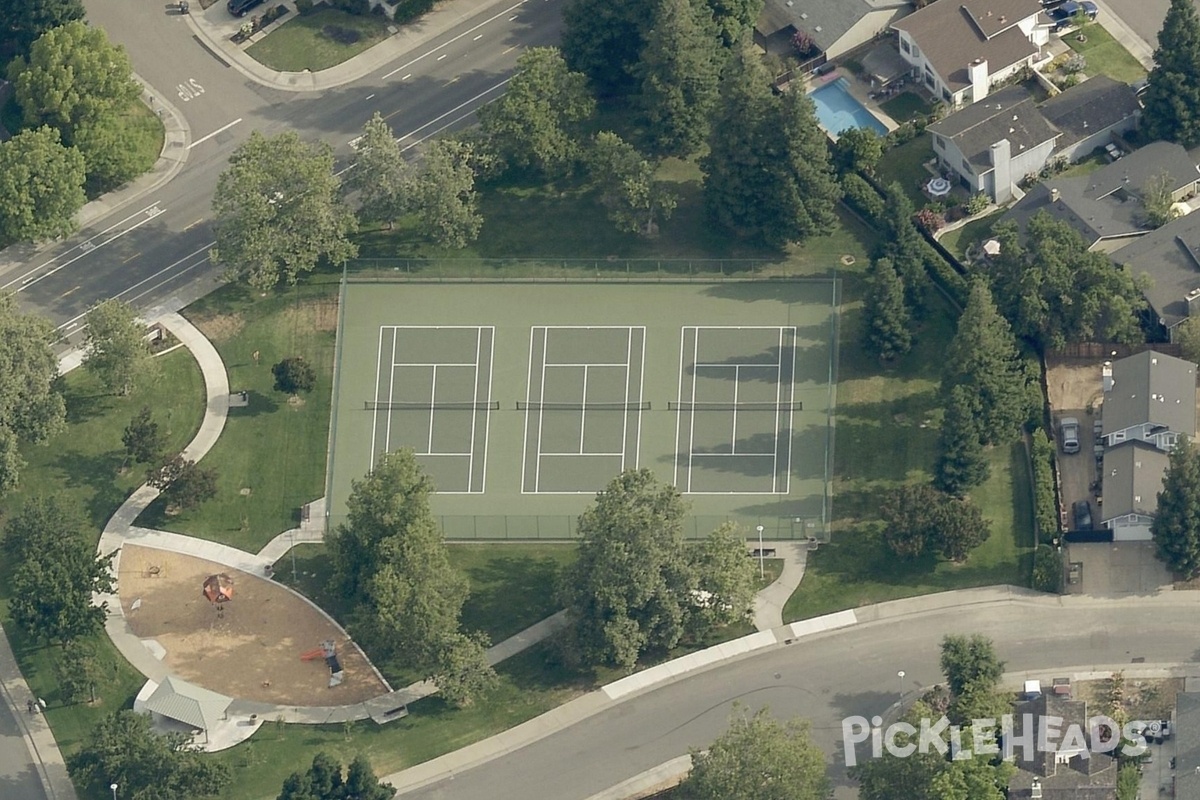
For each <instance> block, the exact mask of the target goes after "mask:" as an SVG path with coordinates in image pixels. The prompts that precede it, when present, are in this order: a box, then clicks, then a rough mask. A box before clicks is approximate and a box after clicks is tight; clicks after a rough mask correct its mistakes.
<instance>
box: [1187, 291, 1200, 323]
mask: <svg viewBox="0 0 1200 800" xmlns="http://www.w3.org/2000/svg"><path fill="white" fill-rule="evenodd" d="M1183 299H1184V302H1185V303H1186V304H1187V315H1188V316H1189V317H1200V289H1192V290H1191V291H1190V292H1188V293H1187V294H1186V295H1184V297H1183Z"/></svg>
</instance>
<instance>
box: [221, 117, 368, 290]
mask: <svg viewBox="0 0 1200 800" xmlns="http://www.w3.org/2000/svg"><path fill="white" fill-rule="evenodd" d="M213 212H214V213H215V214H216V231H217V245H216V247H214V248H213V250H212V258H213V260H214V261H216V262H218V263H220V264H223V265H224V266H225V267H226V271H227V273H228V275H229V276H230V277H232V278H237V279H244V280H246V281H247V282H248V283H249V284H250V285H251V286H252V287H254V288H255V289H258V290H260V291H264V292H265V291H267V290H268V289H271V288H273V287H274V286H276V285H277V284H278V283H279V282H280V281H281V280H282V281H286V282H287V283H289V284H294V283H295V282H296V280H297V279H298V278H299V276H300V274H301V273H303V272H311V271H312V269H313V268H314V267H316V265H317V262H318V261H319V260H320V259H322V258H325V259H328V260H329V261H330V262H331V263H333V264H343V263H345V262H346V261H347V260H348V259H350V258H353V257H354V255H355V254H356V253H357V248H356V246H355V245H354V244H353V243H352V242H350V240H349V239H348V238H347V237H348V235H349V234H350V233H351V232H353V231H354V228H355V222H354V215H353V214H351V213H350V210H349V209H348V208H346V206H345V204H344V202H343V200H342V197H341V182H340V181H339V180H338V178H337V176H335V175H334V174H333V150H332V149H331V148H330V147H329V145H327V144H324V143H308V142H304V141H302V140H301V139H300V137H299V136H298V135H296V134H295V133H292V132H287V133H282V134H279V135H278V136H274V137H270V138H268V137H266V136H263V135H262V134H261V133H259V132H258V131H255V132H254V133H252V134H251V135H250V138H249V140H247V141H246V142H245V143H244V144H242V145H241V146H240V147H238V149H237V150H236V151H235V152H234V153H233V155H232V156H230V159H229V169H227V170H225V171H224V172H223V173H221V177H220V178H219V179H218V181H217V191H216V194H215V195H214V197H213Z"/></svg>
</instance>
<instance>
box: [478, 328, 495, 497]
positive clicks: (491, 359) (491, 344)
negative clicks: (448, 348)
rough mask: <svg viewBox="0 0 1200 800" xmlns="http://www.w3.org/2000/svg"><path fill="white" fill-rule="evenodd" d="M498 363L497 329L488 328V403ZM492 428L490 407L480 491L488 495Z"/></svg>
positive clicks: (485, 423)
mask: <svg viewBox="0 0 1200 800" xmlns="http://www.w3.org/2000/svg"><path fill="white" fill-rule="evenodd" d="M495 363H496V328H495V326H492V325H489V326H488V382H487V402H488V403H491V402H492V368H493V365H494V364H495ZM491 427H492V409H491V407H490V406H489V407H488V408H487V409H485V410H484V412H483V479H482V481H481V482H480V487H479V491H480V492H481V493H484V494H486V493H487V457H488V434H489V433H490V432H491Z"/></svg>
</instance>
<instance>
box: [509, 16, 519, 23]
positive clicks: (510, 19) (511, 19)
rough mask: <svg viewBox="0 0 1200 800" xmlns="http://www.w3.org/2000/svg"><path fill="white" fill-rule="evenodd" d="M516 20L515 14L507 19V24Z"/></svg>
mask: <svg viewBox="0 0 1200 800" xmlns="http://www.w3.org/2000/svg"><path fill="white" fill-rule="evenodd" d="M516 18H517V15H516V14H513V15H512V16H511V17H509V18H508V21H509V22H512V21H513V20H515V19H516Z"/></svg>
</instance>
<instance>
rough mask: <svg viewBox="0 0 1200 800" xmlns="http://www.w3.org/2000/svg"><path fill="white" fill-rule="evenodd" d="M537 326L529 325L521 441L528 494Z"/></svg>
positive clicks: (523, 479) (524, 491) (523, 478)
mask: <svg viewBox="0 0 1200 800" xmlns="http://www.w3.org/2000/svg"><path fill="white" fill-rule="evenodd" d="M536 330H537V328H536V327H534V326H532V325H531V326H530V327H529V372H528V374H527V375H526V376H525V438H524V440H522V442H521V494H528V493H529V491H528V489H527V488H526V478H527V477H528V473H529V421H530V418H531V417H532V416H533V414H532V412H531V411H530V409H531V408H533V336H534V331H536Z"/></svg>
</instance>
